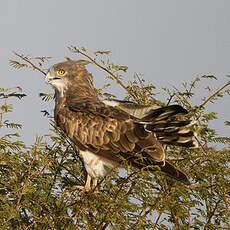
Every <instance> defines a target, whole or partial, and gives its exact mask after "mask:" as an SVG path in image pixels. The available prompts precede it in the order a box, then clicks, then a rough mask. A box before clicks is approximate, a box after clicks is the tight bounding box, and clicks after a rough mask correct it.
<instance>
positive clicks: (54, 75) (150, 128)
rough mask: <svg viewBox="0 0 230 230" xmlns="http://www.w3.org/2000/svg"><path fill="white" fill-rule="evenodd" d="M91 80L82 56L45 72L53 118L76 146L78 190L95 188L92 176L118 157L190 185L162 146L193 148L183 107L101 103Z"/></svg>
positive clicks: (111, 166) (102, 172)
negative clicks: (80, 165)
mask: <svg viewBox="0 0 230 230" xmlns="http://www.w3.org/2000/svg"><path fill="white" fill-rule="evenodd" d="M91 79H92V76H91V74H90V73H89V72H88V71H87V70H86V68H85V62H84V61H82V60H79V61H73V60H68V61H65V62H62V63H58V64H55V65H53V66H52V67H51V68H50V70H49V71H48V73H47V75H46V82H48V83H49V84H50V85H51V86H52V87H53V88H54V90H55V110H54V119H55V122H56V124H57V126H58V127H59V128H60V129H61V130H62V131H63V132H64V133H65V134H66V136H67V137H68V138H69V139H70V140H71V141H72V142H73V143H74V144H75V145H76V146H77V147H78V149H79V153H80V155H81V157H82V159H83V161H84V166H85V169H86V171H87V173H88V175H87V180H86V184H85V186H83V187H84V190H85V191H89V190H91V189H92V188H95V187H96V185H97V180H98V178H99V177H104V176H105V175H106V174H107V173H108V172H109V171H111V170H112V169H114V168H117V167H119V166H121V163H122V161H124V159H125V160H127V161H128V162H129V163H130V164H131V165H133V166H134V167H137V168H140V169H143V170H145V169H146V170H148V171H150V172H151V171H155V170H156V165H157V168H160V170H161V171H163V172H164V173H165V174H166V175H168V176H170V177H173V178H175V179H176V180H178V181H181V182H183V183H185V184H187V185H188V184H190V182H189V179H188V177H187V176H186V175H185V174H184V173H183V172H181V171H180V170H179V169H177V168H175V167H174V166H173V165H171V164H170V163H169V162H168V161H166V159H165V150H164V149H165V146H166V145H177V146H184V147H196V142H195V141H194V140H192V138H193V136H194V133H193V132H192V131H191V130H190V129H189V126H191V125H192V124H193V123H192V121H190V120H179V119H178V115H183V114H187V111H186V110H185V109H184V108H183V107H181V106H180V105H170V106H165V107H154V106H145V105H138V104H136V103H133V102H128V101H119V100H104V101H102V100H100V98H99V97H98V95H97V92H96V90H95V88H94V87H93V84H92V80H91ZM154 166H155V167H154ZM91 180H92V181H91ZM91 182H92V183H91Z"/></svg>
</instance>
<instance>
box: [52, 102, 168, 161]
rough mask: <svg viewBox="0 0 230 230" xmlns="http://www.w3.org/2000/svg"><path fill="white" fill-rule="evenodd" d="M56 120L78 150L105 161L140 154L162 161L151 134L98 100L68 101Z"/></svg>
mask: <svg viewBox="0 0 230 230" xmlns="http://www.w3.org/2000/svg"><path fill="white" fill-rule="evenodd" d="M56 121H57V123H58V125H59V126H61V127H62V129H63V128H64V130H65V132H66V133H67V135H68V136H69V137H70V138H72V139H73V140H74V142H75V143H77V145H78V147H79V148H80V149H82V150H85V149H88V150H90V151H92V152H94V153H96V154H103V155H104V157H107V158H111V155H116V154H119V153H122V154H125V153H132V154H135V153H137V152H141V151H143V152H145V153H147V154H148V155H150V156H151V158H152V159H153V160H154V161H158V162H160V161H164V156H165V155H164V150H163V147H162V144H161V143H159V142H158V141H157V139H156V138H155V136H154V134H153V133H151V132H148V131H146V130H145V129H144V125H142V124H140V123H138V122H137V121H134V120H132V118H131V117H130V115H129V114H127V113H126V112H124V111H122V110H120V109H117V108H113V107H110V106H107V105H105V104H104V103H102V102H100V101H99V100H96V99H93V98H89V99H84V100H81V101H77V100H69V101H67V108H63V109H62V110H60V111H59V112H58V118H57V119H56ZM127 156H130V154H127Z"/></svg>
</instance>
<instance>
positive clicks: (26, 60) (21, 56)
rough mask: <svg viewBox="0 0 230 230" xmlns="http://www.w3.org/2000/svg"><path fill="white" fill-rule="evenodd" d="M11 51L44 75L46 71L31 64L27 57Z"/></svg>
mask: <svg viewBox="0 0 230 230" xmlns="http://www.w3.org/2000/svg"><path fill="white" fill-rule="evenodd" d="M12 52H13V54H14V55H16V56H18V57H19V58H21V59H22V60H24V61H25V62H27V63H29V64H30V65H31V66H32V68H33V69H36V70H38V71H39V72H41V73H42V74H44V75H46V73H45V72H44V71H43V70H42V69H40V68H39V67H37V66H36V65H35V64H33V63H32V62H31V61H30V60H29V59H28V58H26V57H24V56H23V55H20V54H18V53H16V52H15V51H12Z"/></svg>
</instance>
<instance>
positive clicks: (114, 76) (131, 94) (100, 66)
mask: <svg viewBox="0 0 230 230" xmlns="http://www.w3.org/2000/svg"><path fill="white" fill-rule="evenodd" d="M69 49H70V50H71V51H72V52H74V53H80V54H82V55H83V56H85V57H87V58H88V59H89V60H90V61H91V62H92V63H93V64H95V65H96V66H98V67H99V68H101V69H103V70H104V71H106V72H107V73H108V74H110V75H111V76H112V77H113V78H114V79H115V80H116V82H117V83H118V84H119V85H120V86H121V87H122V88H123V89H125V90H126V91H127V92H128V94H129V95H130V96H132V98H133V99H136V95H134V94H133V92H132V91H131V90H130V89H129V88H128V87H126V86H125V85H124V84H123V83H122V81H121V80H119V78H118V77H117V76H116V75H115V74H114V73H113V72H111V71H109V70H108V69H107V68H105V67H104V66H102V65H100V64H99V63H97V62H96V61H95V60H94V59H93V58H91V57H90V56H89V55H88V54H86V53H84V52H82V51H80V50H79V49H77V48H76V47H73V46H72V47H69Z"/></svg>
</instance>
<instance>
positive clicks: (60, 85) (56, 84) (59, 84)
mask: <svg viewBox="0 0 230 230" xmlns="http://www.w3.org/2000/svg"><path fill="white" fill-rule="evenodd" d="M50 84H51V86H52V87H53V88H54V89H55V91H56V92H57V96H58V97H63V96H64V93H65V92H66V90H67V84H66V82H63V81H60V80H53V81H52V83H50Z"/></svg>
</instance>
